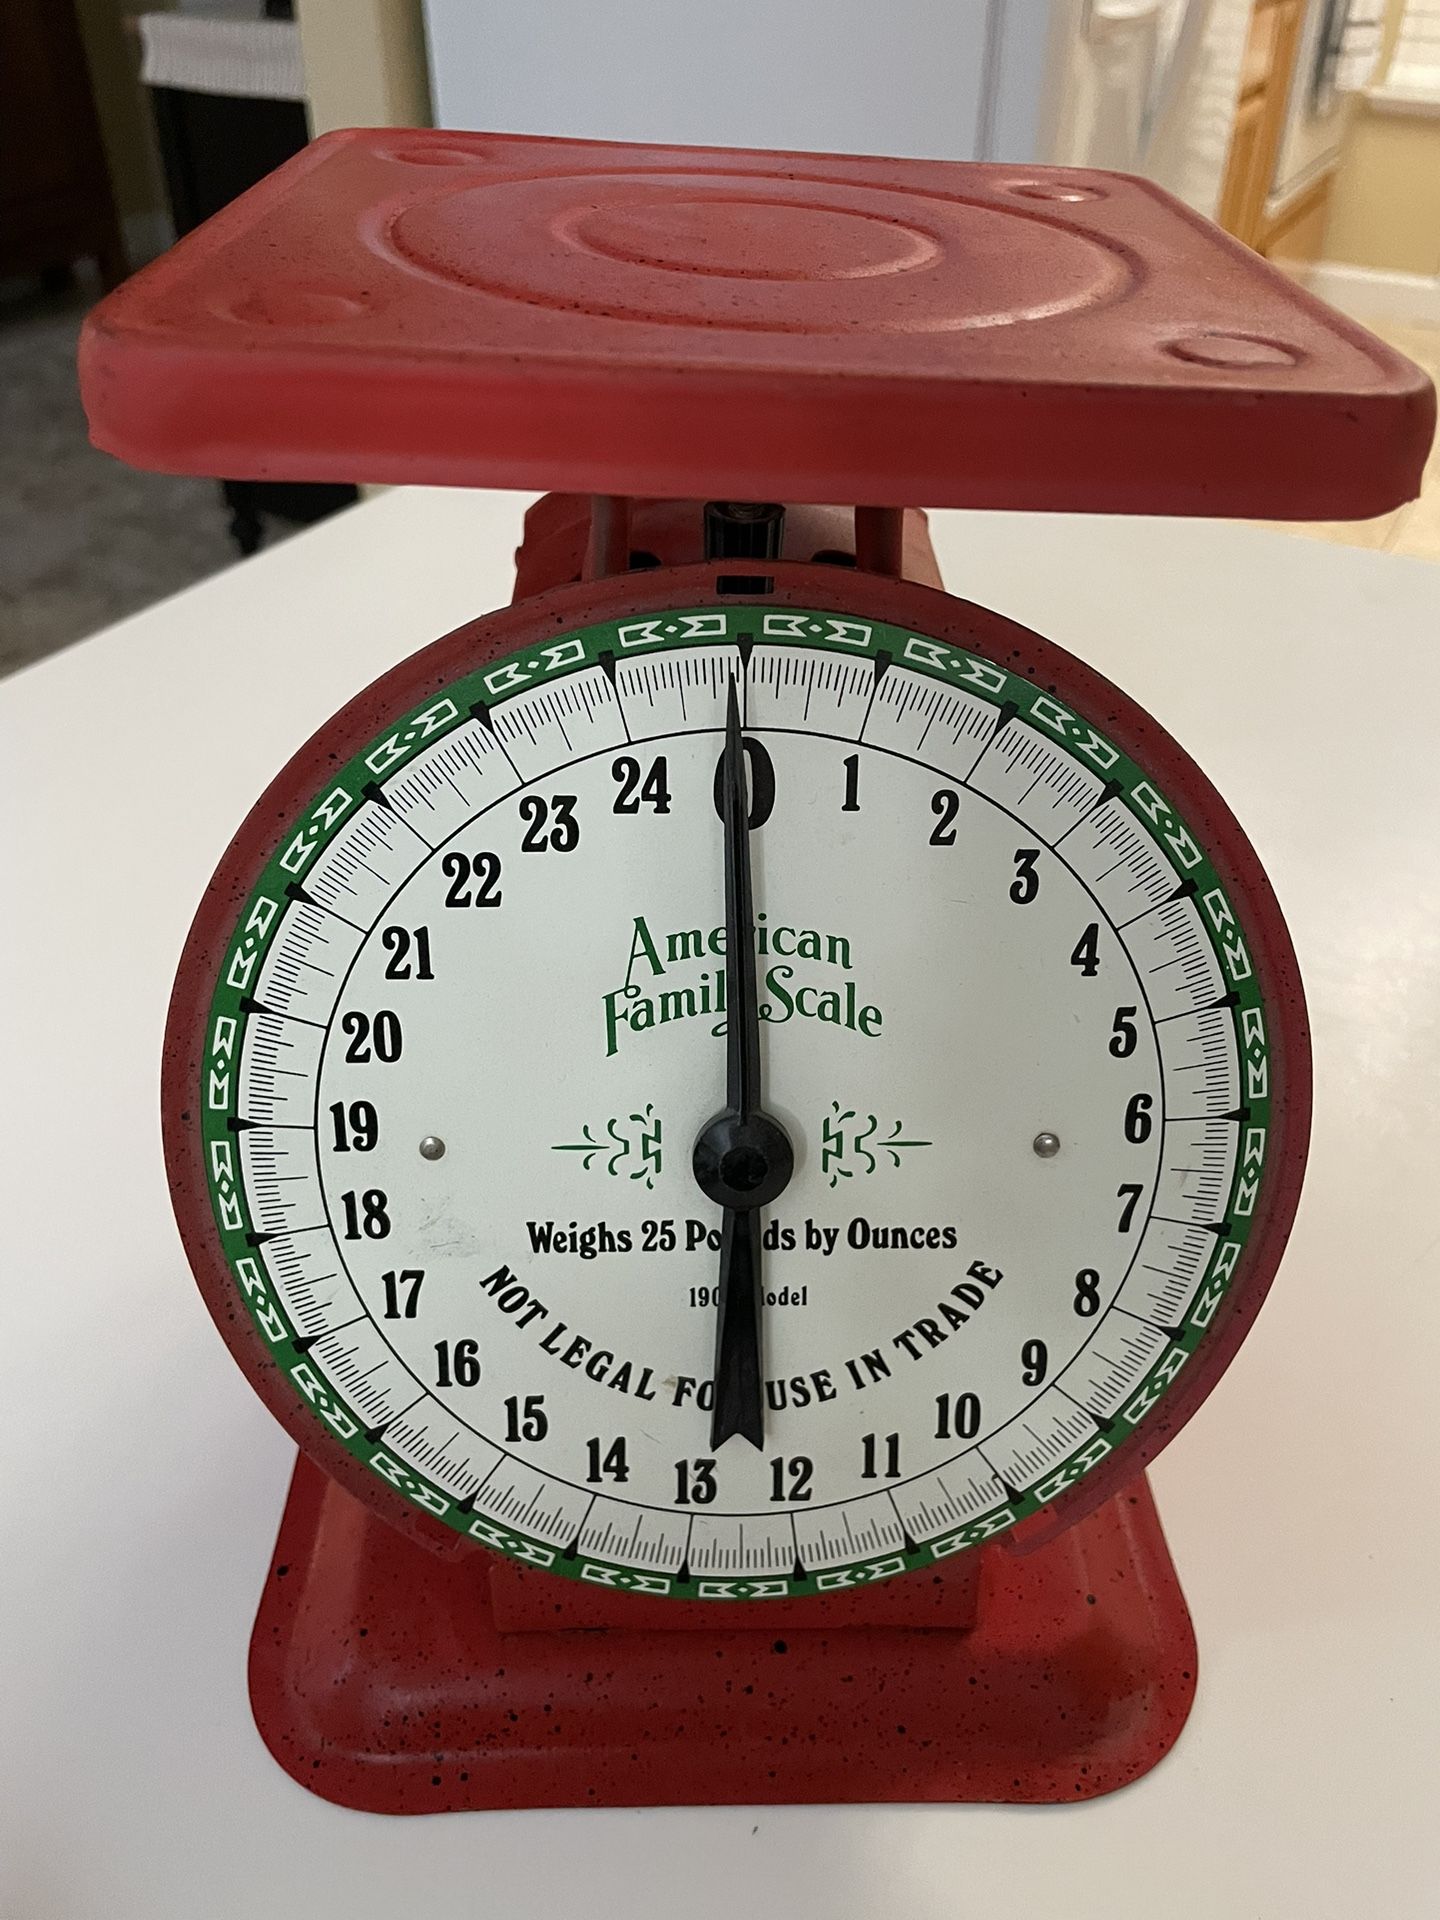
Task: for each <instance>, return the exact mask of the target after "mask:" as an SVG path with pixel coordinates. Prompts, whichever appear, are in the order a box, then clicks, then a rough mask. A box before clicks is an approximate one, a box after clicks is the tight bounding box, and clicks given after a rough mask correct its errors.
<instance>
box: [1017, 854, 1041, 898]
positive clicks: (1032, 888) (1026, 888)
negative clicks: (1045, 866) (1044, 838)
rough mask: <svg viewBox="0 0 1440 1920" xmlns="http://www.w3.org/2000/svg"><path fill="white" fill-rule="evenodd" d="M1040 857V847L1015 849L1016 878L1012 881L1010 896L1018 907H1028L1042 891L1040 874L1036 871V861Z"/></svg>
mask: <svg viewBox="0 0 1440 1920" xmlns="http://www.w3.org/2000/svg"><path fill="white" fill-rule="evenodd" d="M1039 858H1040V849H1039V848H1038V847H1017V848H1016V849H1015V878H1014V879H1013V880H1012V881H1011V882H1010V898H1011V899H1012V900H1013V901H1014V902H1015V904H1016V906H1017V907H1028V906H1029V904H1030V902H1031V901H1032V900H1033V899H1034V898H1035V896H1036V894H1037V893H1039V891H1040V876H1039V874H1038V873H1037V872H1036V871H1035V862H1036V861H1037V860H1038V859H1039Z"/></svg>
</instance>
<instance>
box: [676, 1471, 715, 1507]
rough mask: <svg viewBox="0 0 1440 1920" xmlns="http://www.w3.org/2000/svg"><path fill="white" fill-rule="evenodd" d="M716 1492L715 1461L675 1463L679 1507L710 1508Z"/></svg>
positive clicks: (677, 1504)
mask: <svg viewBox="0 0 1440 1920" xmlns="http://www.w3.org/2000/svg"><path fill="white" fill-rule="evenodd" d="M716 1492H717V1488H716V1485H715V1462H714V1461H713V1460H677V1461H676V1462H675V1504H676V1506H677V1507H689V1506H696V1507H708V1506H709V1505H710V1502H711V1501H712V1500H713V1499H714V1498H715V1495H716Z"/></svg>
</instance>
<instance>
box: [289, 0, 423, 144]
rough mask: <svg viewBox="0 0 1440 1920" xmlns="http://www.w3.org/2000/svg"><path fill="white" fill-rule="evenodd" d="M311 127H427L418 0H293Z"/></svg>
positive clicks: (320, 129)
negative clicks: (297, 23)
mask: <svg viewBox="0 0 1440 1920" xmlns="http://www.w3.org/2000/svg"><path fill="white" fill-rule="evenodd" d="M295 18H296V19H297V20H298V21H299V23H300V45H301V49H302V51H303V53H304V56H305V85H306V88H307V90H308V92H309V95H310V130H311V132H312V133H328V132H329V131H330V130H331V128H333V127H426V126H429V124H430V83H429V76H428V74H427V71H426V66H425V34H424V28H423V25H422V22H421V16H420V0H296V5H295Z"/></svg>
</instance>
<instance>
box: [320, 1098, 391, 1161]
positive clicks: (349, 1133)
mask: <svg viewBox="0 0 1440 1920" xmlns="http://www.w3.org/2000/svg"><path fill="white" fill-rule="evenodd" d="M330 1119H331V1123H332V1124H333V1126H334V1128H335V1151H336V1153H350V1152H351V1151H352V1150H353V1151H354V1152H355V1153H369V1152H370V1151H371V1149H372V1148H373V1147H374V1145H375V1142H376V1141H377V1140H378V1139H379V1138H380V1121H379V1118H378V1117H377V1115H376V1112H375V1109H374V1107H372V1106H371V1104H370V1102H369V1101H368V1100H352V1101H351V1102H350V1104H349V1106H348V1107H347V1106H346V1104H345V1102H344V1101H343V1100H337V1101H336V1102H335V1104H334V1106H333V1107H331V1109H330Z"/></svg>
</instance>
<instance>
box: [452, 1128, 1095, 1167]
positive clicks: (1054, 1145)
mask: <svg viewBox="0 0 1440 1920" xmlns="http://www.w3.org/2000/svg"><path fill="white" fill-rule="evenodd" d="M1030 1144H1031V1146H1032V1147H1034V1149H1035V1151H1036V1153H1037V1154H1038V1155H1039V1157H1040V1158H1041V1159H1042V1160H1053V1159H1054V1158H1055V1156H1056V1154H1057V1153H1059V1151H1060V1136H1059V1134H1058V1133H1037V1134H1036V1136H1035V1138H1034V1139H1033V1140H1032V1141H1031V1143H1030ZM420 1151H421V1152H422V1153H423V1152H424V1151H425V1149H424V1148H423V1147H422V1148H421V1149H420Z"/></svg>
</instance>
